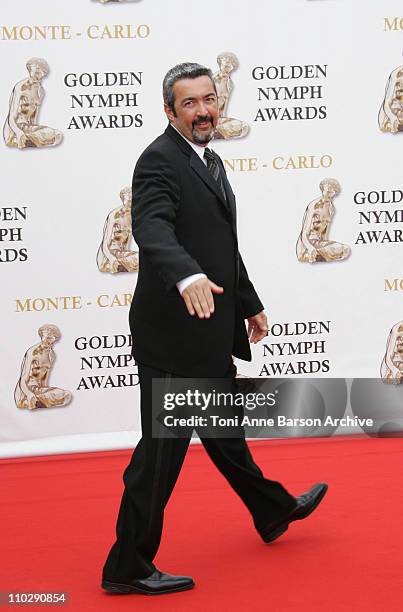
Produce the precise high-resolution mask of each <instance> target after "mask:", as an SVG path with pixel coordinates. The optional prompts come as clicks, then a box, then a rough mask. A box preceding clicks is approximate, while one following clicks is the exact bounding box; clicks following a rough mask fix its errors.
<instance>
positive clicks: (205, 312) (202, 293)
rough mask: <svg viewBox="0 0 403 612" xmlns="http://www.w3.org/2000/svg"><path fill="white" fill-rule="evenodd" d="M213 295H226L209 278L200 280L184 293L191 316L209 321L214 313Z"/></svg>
mask: <svg viewBox="0 0 403 612" xmlns="http://www.w3.org/2000/svg"><path fill="white" fill-rule="evenodd" d="M213 293H224V289H223V288H222V287H219V286H218V285H216V284H215V283H213V282H212V281H211V280H209V279H208V278H200V279H199V280H197V281H195V282H194V283H191V284H190V285H189V286H188V287H186V289H185V290H184V291H183V292H182V297H183V299H184V300H185V304H186V308H187V309H188V313H189V314H190V315H192V316H193V315H194V314H197V316H198V317H199V319H209V318H210V316H211V315H212V314H213V312H214V298H213Z"/></svg>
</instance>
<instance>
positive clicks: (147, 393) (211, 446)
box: [103, 364, 296, 582]
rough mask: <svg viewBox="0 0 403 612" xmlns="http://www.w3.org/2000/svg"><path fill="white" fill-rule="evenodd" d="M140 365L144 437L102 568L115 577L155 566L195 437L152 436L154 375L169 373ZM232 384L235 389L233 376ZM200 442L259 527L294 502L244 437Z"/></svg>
mask: <svg viewBox="0 0 403 612" xmlns="http://www.w3.org/2000/svg"><path fill="white" fill-rule="evenodd" d="M138 369H139V379H140V389H141V426H142V438H141V440H140V441H139V443H138V445H137V446H136V448H135V450H134V453H133V455H132V458H131V461H130V463H129V465H128V467H127V468H126V470H125V472H124V474H123V481H124V485H125V489H124V493H123V497H122V501H121V505H120V510H119V515H118V520H117V525H116V542H115V543H114V544H113V546H112V548H111V550H110V552H109V555H108V557H107V560H106V563H105V565H104V568H103V577H104V578H105V579H108V580H111V581H115V582H124V581H125V580H130V579H134V578H145V577H147V576H149V575H151V574H152V573H153V571H154V570H155V566H154V565H153V559H154V557H155V555H156V553H157V550H158V547H159V544H160V540H161V534H162V525H163V516H164V509H165V506H166V504H167V502H168V499H169V497H170V495H171V493H172V490H173V488H174V486H175V483H176V481H177V478H178V475H179V472H180V469H181V467H182V463H183V461H184V458H185V455H186V452H187V449H188V446H189V442H190V437H191V435H189V437H188V438H153V437H152V435H151V431H152V411H151V405H152V404H151V400H152V397H151V392H152V380H153V378H164V377H166V376H169V375H167V374H166V373H165V372H162V371H160V370H156V369H154V368H151V367H148V366H145V365H142V364H139V367H138ZM235 372H236V369H235V367H234V366H232V367H231V368H230V370H229V371H228V374H227V376H228V377H229V378H232V379H234V375H235ZM232 384H233V388H234V390H235V381H234V380H233V381H232ZM198 433H199V432H198ZM200 435H201V434H200ZM201 442H202V444H203V446H204V448H205V449H206V451H207V453H208V455H209V456H210V458H211V459H212V461H213V462H214V464H215V465H216V466H217V468H218V469H219V470H220V472H221V473H222V474H223V476H225V478H226V479H227V480H228V482H229V484H230V485H231V487H232V488H233V489H234V490H235V491H236V493H237V494H238V495H239V497H240V498H241V499H242V501H243V502H244V503H245V505H246V506H247V508H248V509H249V511H250V513H251V515H252V519H253V521H254V524H255V526H256V527H262V528H263V527H264V526H265V525H266V524H268V523H270V522H271V521H273V520H276V519H278V518H281V517H282V516H284V515H286V514H287V513H288V512H290V511H291V510H292V509H293V508H294V507H295V504H296V501H295V498H294V497H293V496H292V495H290V494H289V493H288V492H287V491H286V490H285V488H284V487H283V486H282V485H281V484H280V483H278V482H275V481H273V480H268V479H267V478H265V477H264V476H263V474H262V472H261V470H260V469H259V468H258V466H257V465H256V463H255V462H254V461H253V458H252V455H251V453H250V451H249V448H248V445H247V444H246V442H245V438H244V437H242V438H219V439H218V438H212V437H211V438H203V437H201Z"/></svg>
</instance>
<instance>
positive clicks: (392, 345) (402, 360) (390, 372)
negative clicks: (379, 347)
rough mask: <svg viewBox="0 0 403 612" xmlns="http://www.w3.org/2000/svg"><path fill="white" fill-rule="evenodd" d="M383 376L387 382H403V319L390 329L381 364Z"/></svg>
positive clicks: (395, 383) (396, 383) (397, 383)
mask: <svg viewBox="0 0 403 612" xmlns="http://www.w3.org/2000/svg"><path fill="white" fill-rule="evenodd" d="M381 377H382V380H383V382H385V383H390V384H394V385H399V384H401V383H403V321H400V322H399V323H396V325H394V326H393V327H392V329H391V330H390V333H389V336H388V341H387V343H386V353H385V356H384V358H383V361H382V364H381Z"/></svg>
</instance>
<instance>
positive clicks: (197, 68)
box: [162, 62, 216, 116]
mask: <svg viewBox="0 0 403 612" xmlns="http://www.w3.org/2000/svg"><path fill="white" fill-rule="evenodd" d="M200 76H208V77H210V79H211V82H212V84H213V87H214V90H216V87H215V83H214V81H213V73H212V71H211V70H210V68H206V67H205V66H202V65H201V64H195V63H193V62H184V63H183V64H177V65H176V66H174V67H173V68H171V69H170V70H168V72H167V73H166V75H165V77H164V80H163V82H162V95H163V97H164V104H166V105H167V106H169V108H171V109H172V112H173V114H174V115H175V116H176V111H175V94H174V85H175V83H176V81H180V80H181V79H197V77H200Z"/></svg>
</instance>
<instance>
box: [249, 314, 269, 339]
mask: <svg viewBox="0 0 403 612" xmlns="http://www.w3.org/2000/svg"><path fill="white" fill-rule="evenodd" d="M268 331H269V324H268V321H267V317H266V314H265V312H264V310H262V312H259V313H258V314H257V315H255V316H254V317H249V319H248V338H249V342H250V343H251V344H256V343H257V342H260V340H263V338H265V337H266V336H267V334H268Z"/></svg>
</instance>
